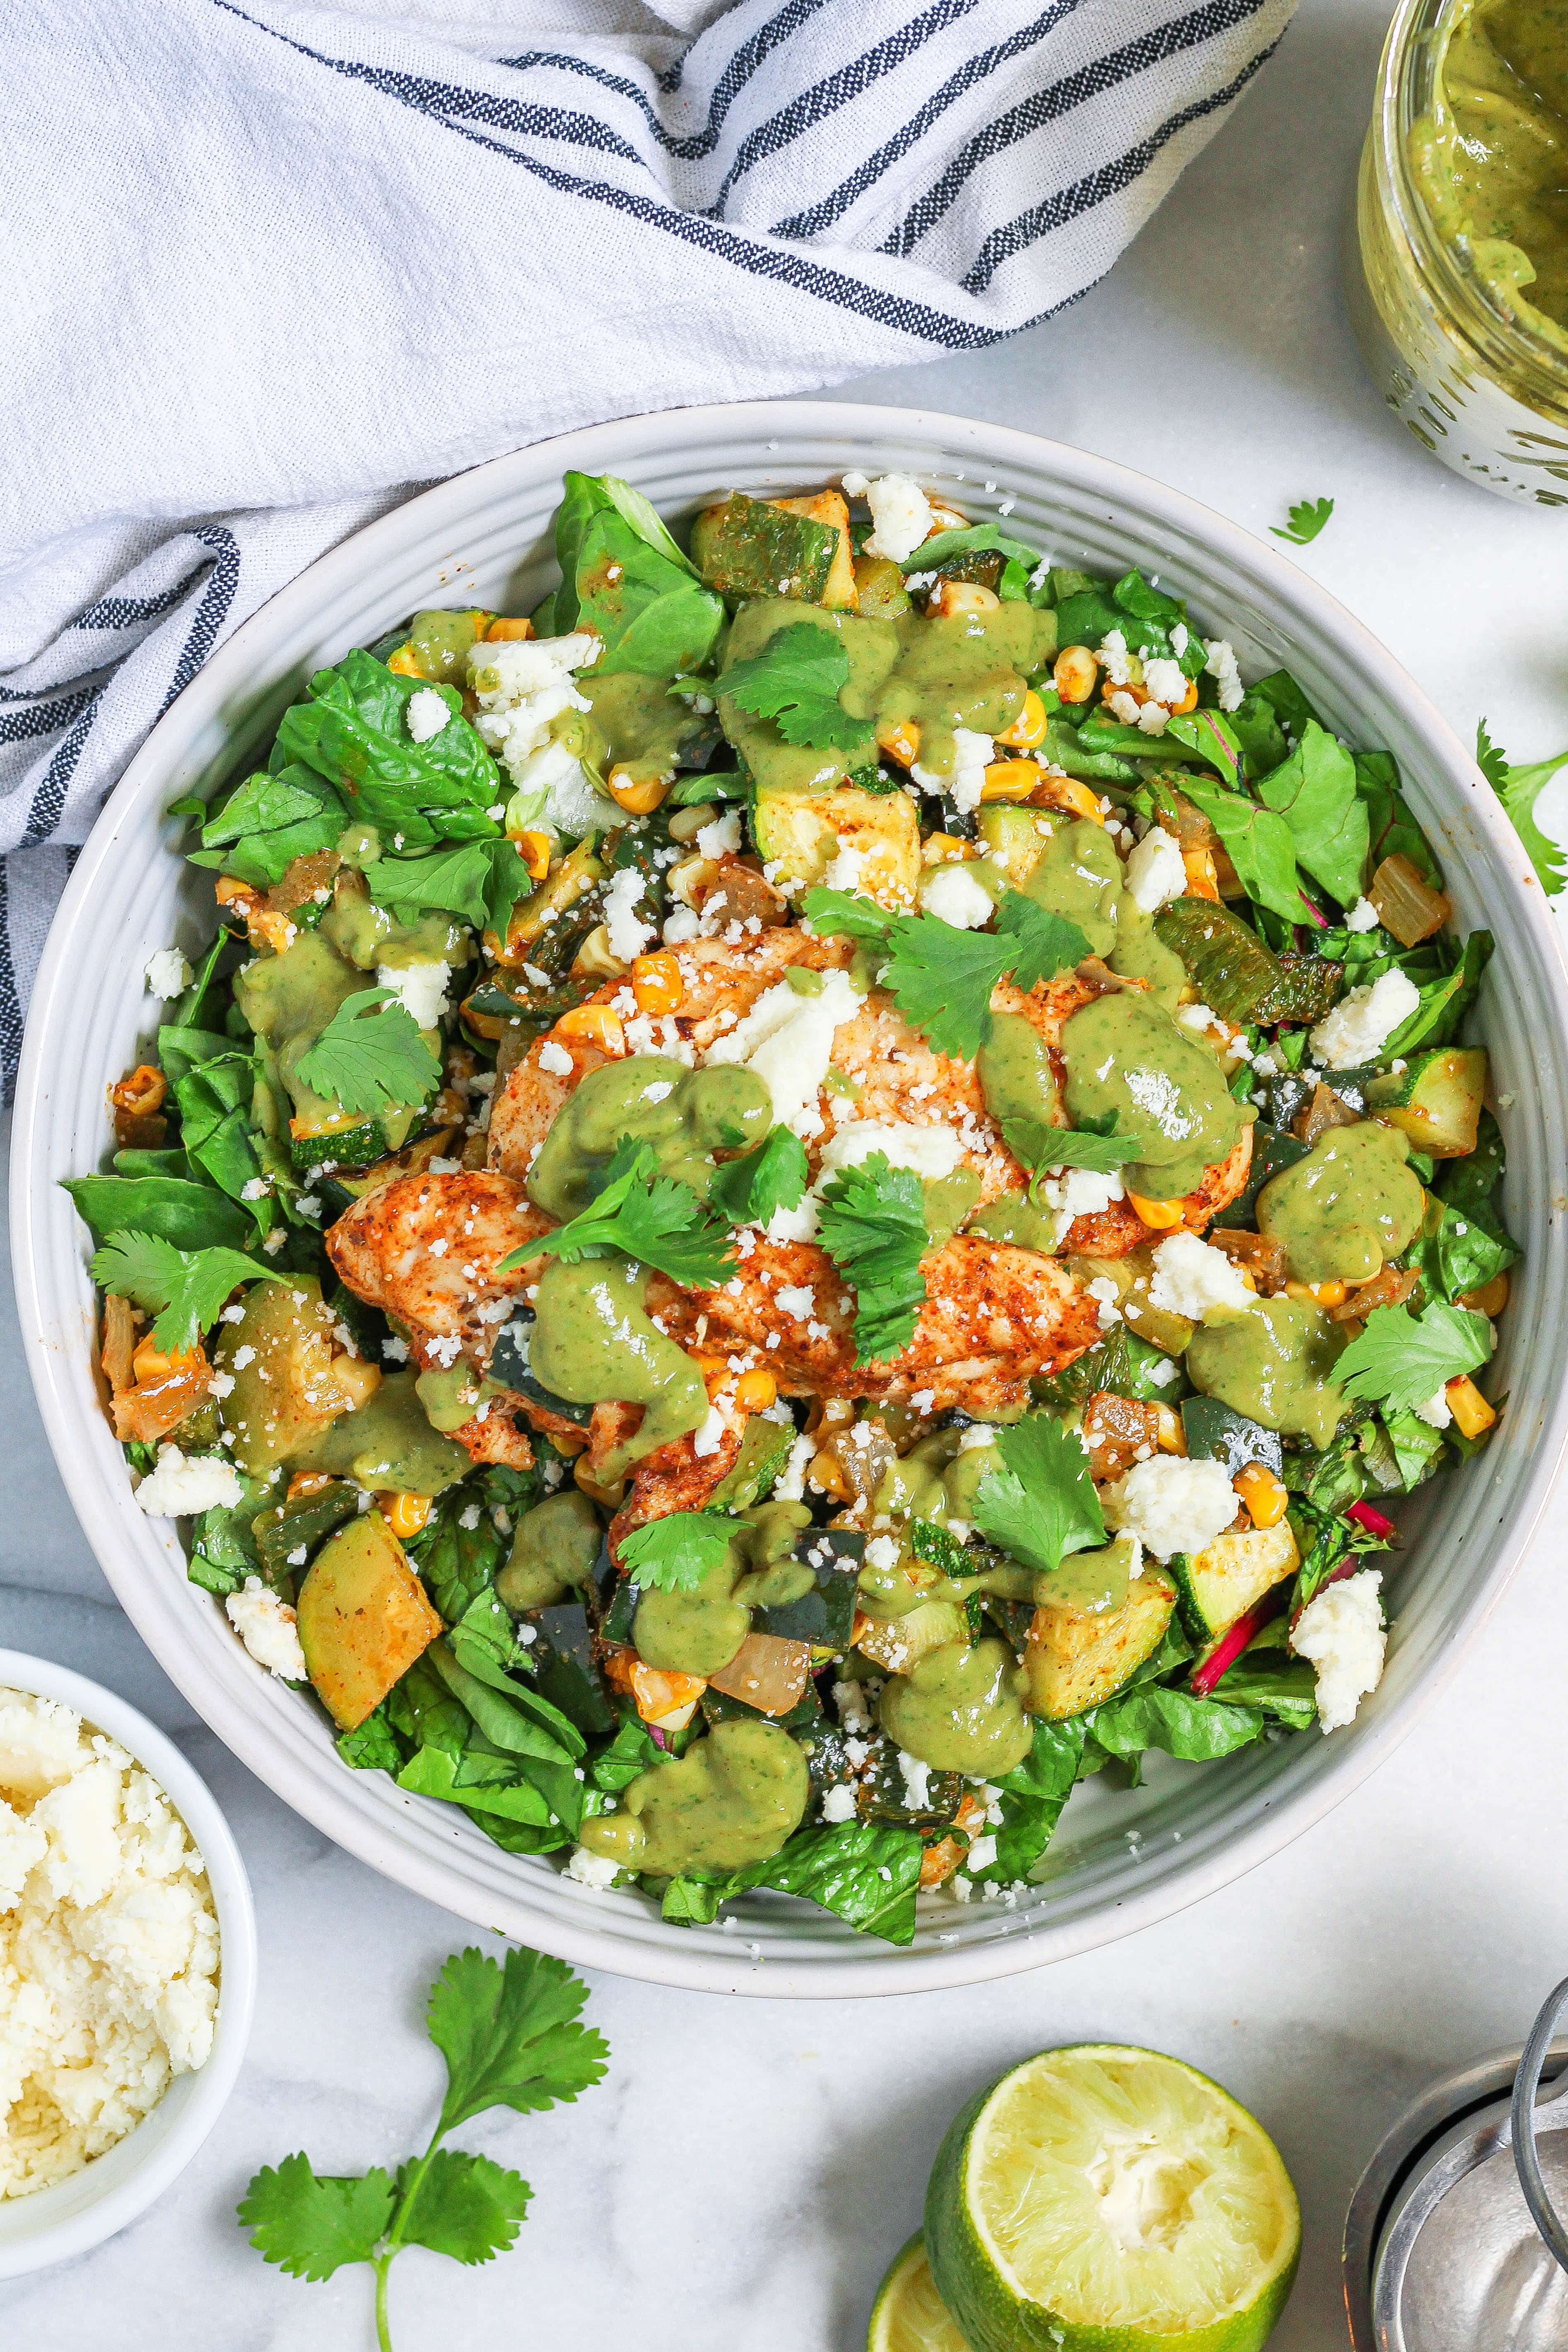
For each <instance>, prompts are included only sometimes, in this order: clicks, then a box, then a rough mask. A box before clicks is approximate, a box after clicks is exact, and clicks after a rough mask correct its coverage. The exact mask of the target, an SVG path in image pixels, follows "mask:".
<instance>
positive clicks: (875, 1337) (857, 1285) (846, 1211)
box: [818, 1151, 931, 1364]
mask: <svg viewBox="0 0 1568 2352" xmlns="http://www.w3.org/2000/svg"><path fill="white" fill-rule="evenodd" d="M818 1230H819V1235H820V1239H821V1242H822V1246H823V1248H824V1249H825V1250H826V1252H827V1255H828V1256H829V1257H830V1258H831V1259H832V1260H833V1263H834V1265H836V1266H837V1269H838V1271H839V1273H840V1274H841V1275H842V1276H844V1279H845V1281H846V1282H847V1283H848V1284H849V1285H850V1286H851V1287H852V1288H853V1290H854V1292H855V1360H856V1362H857V1363H858V1364H869V1363H874V1362H878V1363H879V1362H886V1361H887V1360H888V1359H889V1357H892V1356H896V1355H897V1354H898V1352H899V1350H900V1348H907V1347H908V1345H909V1343H910V1340H911V1339H913V1337H914V1333H915V1325H916V1324H917V1323H918V1321H919V1320H920V1310H921V1305H922V1304H923V1302H924V1299H925V1295H926V1286H925V1276H924V1275H923V1274H922V1273H921V1257H922V1255H924V1253H925V1251H926V1250H927V1249H928V1248H929V1246H930V1244H931V1235H930V1234H929V1233H928V1231H927V1229H926V1220H925V1202H924V1198H923V1196H922V1194H921V1181H920V1178H919V1177H918V1176H917V1175H916V1174H915V1173H914V1171H913V1170H912V1169H910V1168H894V1167H891V1166H889V1161H888V1157H887V1154H886V1153H885V1152H881V1151H873V1152H872V1153H870V1155H869V1156H868V1158H867V1159H865V1160H861V1161H860V1162H859V1164H858V1166H857V1167H854V1168H846V1169H845V1170H844V1171H842V1173H841V1174H839V1175H837V1176H836V1177H835V1178H834V1180H833V1181H832V1183H831V1184H829V1185H828V1186H827V1187H826V1190H825V1192H823V1195H822V1207H821V1212H820V1223H819V1228H818Z"/></svg>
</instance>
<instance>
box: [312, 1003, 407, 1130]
mask: <svg viewBox="0 0 1568 2352" xmlns="http://www.w3.org/2000/svg"><path fill="white" fill-rule="evenodd" d="M299 1071H300V1077H301V1078H302V1079H303V1080H304V1082H305V1084H306V1085H307V1086H308V1087H310V1090H311V1092H312V1093H313V1094H318V1095H320V1096H321V1097H322V1098H323V1100H325V1101H327V1102H335V1103H341V1104H342V1108H343V1109H344V1110H360V1111H384V1110H401V1109H404V1108H406V1107H407V1106H408V1105H409V1104H411V1103H420V1102H423V1101H424V1099H425V1097H426V1095H427V1094H428V1093H429V1092H430V1089H431V1088H432V1087H434V1086H435V1085H436V1083H437V1079H438V1078H439V1077H440V1076H441V1065H440V1062H439V1060H438V1059H437V1055H435V1054H434V1053H433V1052H432V1051H431V1049H430V1047H429V1046H428V1045H426V1043H425V1040H424V1038H423V1037H422V1036H421V1035H420V1034H419V1028H418V1024H416V1021H415V1018H414V1015H413V1014H412V1013H410V1012H409V1010H408V1008H407V1006H406V1005H405V1004H403V1003H400V1002H399V1000H398V998H397V997H396V995H395V993H394V992H393V991H392V990H391V989H390V988H361V989H356V991H355V992H354V993H353V996H351V997H348V998H346V999H345V1000H344V1002H343V1003H342V1004H340V1005H339V1007H338V1009H337V1011H336V1012H335V1013H333V1015H332V1017H331V1020H330V1021H329V1022H328V1024H327V1025H326V1027H325V1028H324V1029H323V1030H322V1032H321V1035H320V1036H319V1037H318V1038H317V1040H316V1042H315V1044H314V1045H312V1046H311V1047H310V1051H309V1053H306V1054H301V1055H300V1062H299Z"/></svg>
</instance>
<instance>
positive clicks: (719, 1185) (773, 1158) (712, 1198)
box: [708, 1127, 811, 1225]
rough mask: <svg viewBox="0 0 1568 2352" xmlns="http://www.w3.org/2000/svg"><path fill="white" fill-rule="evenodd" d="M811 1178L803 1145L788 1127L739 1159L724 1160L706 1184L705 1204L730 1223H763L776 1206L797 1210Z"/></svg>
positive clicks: (773, 1134) (777, 1131) (780, 1128)
mask: <svg viewBox="0 0 1568 2352" xmlns="http://www.w3.org/2000/svg"><path fill="white" fill-rule="evenodd" d="M810 1181H811V1171H810V1168H809V1165H808V1164H807V1161H806V1157H805V1144H804V1143H802V1141H801V1139H800V1138H799V1136H798V1135H796V1134H795V1133H794V1132H793V1131H792V1129H789V1128H787V1127H775V1128H774V1129H773V1133H772V1134H771V1135H769V1136H768V1137H767V1138H766V1139H765V1140H764V1141H763V1142H762V1143H759V1144H757V1145H756V1147H755V1148H754V1149H753V1150H751V1151H745V1152H742V1155H741V1157H740V1158H739V1159H738V1160H726V1162H725V1163H724V1165H723V1167H721V1169H720V1170H719V1171H718V1172H717V1174H716V1175H715V1176H714V1179H713V1181H712V1182H711V1184H710V1186H709V1187H708V1205H709V1207H710V1208H712V1209H717V1210H718V1212H719V1213H720V1215H721V1216H723V1217H727V1218H728V1219H729V1221H730V1223H731V1224H732V1225H752V1224H756V1225H765V1224H766V1223H767V1222H768V1219H769V1218H770V1217H771V1216H772V1215H773V1211H774V1210H775V1209H796V1208H798V1207H799V1206H800V1203H801V1202H802V1200H803V1199H804V1198H805V1188H806V1186H807V1184H808V1183H809V1182H810Z"/></svg>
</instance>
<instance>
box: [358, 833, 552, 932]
mask: <svg viewBox="0 0 1568 2352" xmlns="http://www.w3.org/2000/svg"><path fill="white" fill-rule="evenodd" d="M364 878H365V882H366V884H367V886H368V887H369V890H370V895H371V898H372V899H373V900H374V903H375V904H376V905H377V906H378V907H393V908H396V909H397V910H398V912H399V913H402V914H417V913H419V912H420V911H421V910H424V909H430V910H433V911H434V912H437V913H439V914H449V915H461V916H462V918H463V919H464V921H465V922H467V923H470V924H472V926H473V928H474V929H475V930H476V931H483V930H491V931H496V932H499V933H500V936H501V937H502V938H504V937H505V935H506V927H507V923H508V921H509V920H510V916H511V910H512V908H514V907H515V906H516V904H517V902H518V900H519V899H520V898H524V897H526V895H527V893H528V891H529V890H530V889H531V887H532V886H531V882H530V880H529V875H528V868H527V866H525V865H524V864H523V862H522V858H521V855H520V854H519V852H518V850H517V848H516V846H515V845H514V844H513V843H511V842H510V841H505V840H502V841H465V842H461V843H459V844H458V846H457V847H456V848H453V849H437V850H432V851H431V852H430V853H429V854H428V855H427V856H424V857H382V858H378V859H376V860H375V862H374V864H372V865H370V866H366V867H365V869H364Z"/></svg>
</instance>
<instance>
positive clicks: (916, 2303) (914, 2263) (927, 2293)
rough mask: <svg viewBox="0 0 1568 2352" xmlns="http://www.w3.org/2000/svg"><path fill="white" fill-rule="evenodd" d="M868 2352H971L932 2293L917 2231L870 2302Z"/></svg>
mask: <svg viewBox="0 0 1568 2352" xmlns="http://www.w3.org/2000/svg"><path fill="white" fill-rule="evenodd" d="M866 2352H969V2345H968V2343H967V2341H966V2340H965V2338H964V2337H963V2336H961V2335H960V2334H959V2332H958V2327H957V2325H956V2323H955V2322H954V2320H953V2317H952V2313H951V2312H950V2311H949V2310H948V2307H947V2305H946V2304H944V2303H943V2301H942V2297H941V2295H940V2294H938V2293H937V2291H936V2282H935V2281H934V2279H933V2278H932V2277H931V2264H930V2263H928V2262H927V2260H926V2249H925V2240H924V2239H923V2238H922V2237H921V2233H920V2231H918V2230H917V2231H915V2234H914V2236H913V2237H912V2238H911V2239H910V2242H909V2244H908V2245H907V2246H900V2249H899V2251H898V2252H897V2253H896V2254H895V2255H894V2256H893V2259H892V2261H891V2263H889V2266H888V2273H887V2276H886V2277H885V2278H884V2279H883V2281H882V2284H881V2285H880V2286H879V2288H878V2289H877V2300H876V2302H875V2303H874V2304H873V2305H872V2306H871V2325H870V2326H869V2327H868V2329H867V2330H866Z"/></svg>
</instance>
